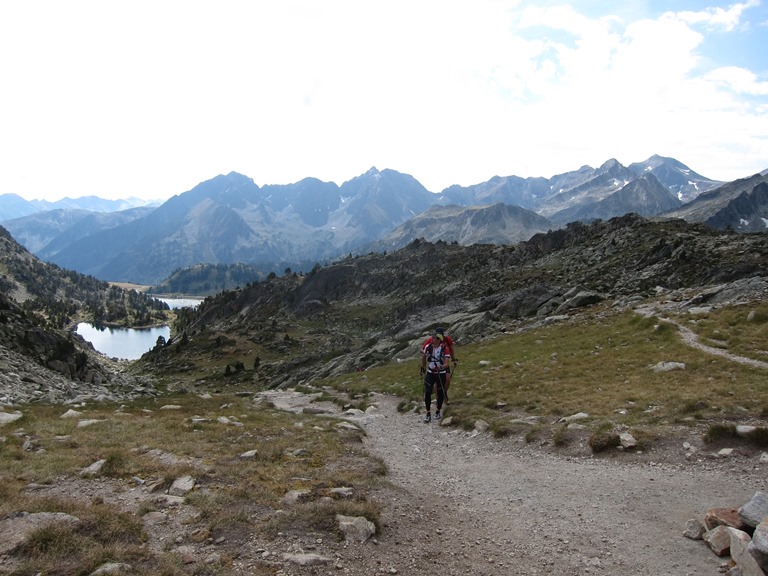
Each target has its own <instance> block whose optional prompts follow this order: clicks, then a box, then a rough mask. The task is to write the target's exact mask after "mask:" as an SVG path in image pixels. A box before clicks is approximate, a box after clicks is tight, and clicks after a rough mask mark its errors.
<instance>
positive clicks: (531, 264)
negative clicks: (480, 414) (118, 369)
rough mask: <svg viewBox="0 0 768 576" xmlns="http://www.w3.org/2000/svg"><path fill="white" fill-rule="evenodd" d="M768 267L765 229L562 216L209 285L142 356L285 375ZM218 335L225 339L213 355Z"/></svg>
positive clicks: (279, 381)
mask: <svg viewBox="0 0 768 576" xmlns="http://www.w3.org/2000/svg"><path fill="white" fill-rule="evenodd" d="M766 270H768V235H766V234H757V235H740V234H736V233H731V232H722V231H716V230H713V229H711V228H708V227H706V226H702V225H697V224H689V223H686V222H684V221H682V220H649V219H644V218H642V217H639V216H636V215H628V216H625V217H621V218H614V219H612V220H610V221H608V222H603V221H599V222H596V223H593V224H590V225H584V224H571V225H569V226H567V227H566V228H563V229H560V230H555V231H551V232H548V233H546V234H544V233H541V234H536V235H534V236H533V237H532V238H531V239H530V240H528V241H526V242H522V243H520V244H516V245H514V246H494V245H472V246H461V245H458V244H446V243H444V242H438V243H435V244H432V243H428V242H423V241H414V242H412V243H411V244H410V245H408V246H407V247H405V248H403V249H401V250H399V251H396V252H392V253H388V254H367V255H364V256H357V257H348V258H346V259H344V260H341V261H339V262H337V263H334V264H331V265H328V266H324V267H321V266H317V267H315V268H314V269H313V270H312V271H311V272H310V273H308V274H306V275H305V276H301V275H298V274H295V273H294V274H288V275H286V276H284V277H277V278H272V279H269V280H265V281H262V282H256V283H254V284H252V285H250V286H248V287H245V288H243V289H241V290H236V291H229V292H225V293H222V294H219V295H217V296H215V297H212V298H208V299H206V301H205V302H204V303H203V304H202V305H201V306H200V307H199V308H198V309H197V311H196V312H194V313H193V314H190V315H189V316H185V317H183V318H181V319H180V321H179V323H178V324H177V326H176V332H177V338H176V341H175V342H174V343H172V344H171V345H170V346H169V347H168V348H167V349H164V350H156V351H155V353H154V354H153V355H152V358H151V359H150V362H151V366H153V367H154V368H155V369H159V370H161V371H162V372H163V373H165V374H170V373H173V372H174V371H176V370H184V371H189V370H191V369H193V367H194V366H202V365H206V363H210V362H213V365H216V364H217V363H218V365H219V366H220V367H221V369H223V368H224V366H225V365H226V364H227V363H234V362H239V363H240V364H241V365H243V366H248V367H250V366H252V365H254V364H257V363H258V364H259V365H260V370H259V378H260V382H262V384H261V385H268V386H270V387H274V386H281V385H287V384H295V383H298V382H301V381H303V380H305V379H307V378H317V377H318V376H328V375H332V374H338V373H342V372H345V371H350V370H354V369H365V368H368V367H370V366H373V365H376V364H378V363H380V362H389V361H391V359H393V358H396V357H398V356H400V355H405V356H406V357H407V356H409V355H410V354H412V350H413V344H414V342H416V341H418V339H419V338H421V337H422V336H423V334H425V333H427V332H428V331H429V330H430V329H431V328H433V327H434V326H436V325H440V324H442V325H444V326H447V327H448V328H449V329H450V330H451V332H452V333H453V334H455V335H456V336H457V337H458V338H459V339H461V340H462V341H463V342H472V341H475V340H478V339H481V338H483V337H485V336H486V335H488V334H494V333H498V332H500V331H503V330H507V329H509V328H510V326H513V325H514V324H515V323H517V322H528V323H530V322H534V321H544V320H546V318H548V317H553V316H562V315H567V314H568V313H569V312H570V311H572V310H575V309H579V308H581V307H584V306H588V305H593V304H596V303H598V302H606V303H610V302H617V303H618V302H625V305H627V304H626V303H629V302H633V301H642V300H643V299H644V298H649V297H652V296H655V295H656V294H657V293H658V292H660V291H661V292H663V291H671V290H681V289H686V288H692V287H705V286H714V285H718V284H723V283H729V282H734V281H737V280H740V279H745V278H752V277H762V276H763V275H764V274H765V271H766ZM216 341H218V342H219V344H222V343H223V342H226V343H227V345H226V346H218V347H217V348H216V353H215V355H213V356H212V355H211V351H212V347H213V346H214V342H216ZM298 351H300V353H299V354H298V356H297V352H298ZM149 365H150V364H149V363H148V367H149ZM249 377H250V376H249Z"/></svg>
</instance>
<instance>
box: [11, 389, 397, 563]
mask: <svg viewBox="0 0 768 576" xmlns="http://www.w3.org/2000/svg"><path fill="white" fill-rule="evenodd" d="M164 405H173V406H176V408H174V409H168V410H166V409H162V407H163V406H164ZM78 410H81V411H82V412H83V416H82V417H81V418H88V419H94V420H100V422H97V423H95V424H92V425H91V426H87V427H78V425H77V422H78V419H77V418H73V419H62V418H61V417H60V416H61V414H62V413H64V412H65V411H66V408H63V407H58V406H27V407H23V412H24V414H25V416H24V418H23V419H22V420H19V421H17V422H16V423H14V425H15V427H14V428H13V429H12V430H10V431H4V433H7V436H6V439H5V442H2V443H0V518H1V517H7V516H10V515H13V514H15V513H18V512H21V511H26V512H39V511H50V512H67V513H69V514H72V515H74V516H77V517H78V518H80V519H81V520H82V521H83V522H82V524H81V525H80V526H79V527H75V528H61V527H51V528H45V529H42V530H38V531H37V532H35V534H33V536H32V538H31V539H30V541H29V543H28V544H27V545H25V546H24V547H23V548H22V549H21V550H19V551H18V553H17V556H18V558H17V559H19V560H21V562H22V568H20V569H19V571H18V572H17V573H18V574H35V573H50V574H54V573H55V574H87V573H90V572H91V571H93V570H94V569H95V568H96V567H97V566H98V565H99V564H101V563H103V562H106V561H111V562H126V563H129V564H132V565H134V567H135V566H142V567H143V568H142V570H143V573H156V574H159V573H166V574H184V573H189V570H190V568H185V567H184V566H183V565H179V564H178V563H177V562H176V561H175V560H174V559H173V557H171V556H168V557H166V556H165V555H162V554H161V555H155V554H152V553H150V552H149V551H148V549H147V548H146V547H142V543H143V542H144V541H145V540H146V534H145V533H144V532H143V529H142V525H141V521H140V516H141V515H142V514H143V513H145V512H148V511H150V510H151V509H152V506H151V505H147V506H146V507H144V508H143V509H141V510H138V511H135V512H137V514H136V515H134V514H132V513H130V512H127V511H125V510H121V509H120V508H119V507H117V506H114V505H108V504H105V503H104V502H103V501H101V500H99V499H97V501H96V502H95V504H96V505H94V502H93V501H88V500H85V499H80V498H78V497H77V495H73V497H72V498H67V499H50V498H44V497H40V496H38V495H37V493H36V491H30V490H27V489H26V488H27V486H29V485H30V484H52V485H55V483H57V482H61V481H63V480H62V479H63V478H66V477H70V478H76V477H78V475H79V472H80V471H81V470H82V469H84V468H86V467H87V466H89V465H91V464H92V463H94V462H95V461H97V460H100V459H104V460H105V464H104V467H103V468H102V475H103V476H106V477H109V478H114V479H118V480H121V481H123V482H125V483H126V484H130V483H131V482H133V481H134V480H133V479H135V478H141V479H142V480H143V481H145V482H147V483H154V482H159V483H161V484H163V485H165V486H168V485H170V483H171V482H172V481H173V479H175V478H177V477H179V476H181V475H183V474H188V473H189V474H192V475H193V476H195V478H196V480H197V484H198V487H199V488H200V489H199V490H195V491H193V492H192V493H190V495H189V496H188V501H189V502H190V503H191V504H193V505H194V506H195V507H196V508H197V509H198V510H199V512H200V514H199V518H198V519H197V520H196V521H197V522H198V523H199V526H197V528H199V529H200V530H201V531H204V532H205V533H210V534H212V535H227V536H228V537H230V539H231V540H232V541H233V542H234V541H238V539H240V540H242V538H243V536H242V535H243V534H248V533H259V534H263V535H266V536H269V535H270V534H272V533H274V532H276V531H278V530H281V531H286V530H291V529H295V530H301V529H302V528H307V527H311V528H312V529H313V530H316V531H318V530H324V531H330V532H331V535H334V534H335V528H334V523H333V520H334V519H335V514H336V513H343V514H354V515H364V516H366V517H367V518H368V519H369V520H371V521H372V522H374V523H375V524H378V522H379V518H378V515H379V512H380V510H379V508H378V506H377V505H376V504H375V503H373V502H371V501H369V499H368V497H367V495H368V494H369V492H370V490H371V489H372V488H374V487H375V486H376V485H377V483H378V482H381V478H382V476H383V474H384V473H385V471H386V470H385V468H384V466H383V464H382V462H381V461H380V460H378V459H375V458H370V457H368V456H367V455H366V454H365V453H364V452H363V451H362V449H361V444H360V435H361V434H362V432H359V433H354V432H353V433H349V432H345V433H341V432H339V431H338V430H337V429H336V428H335V426H334V425H335V424H336V423H337V422H338V421H337V420H336V419H334V418H330V417H319V416H313V415H295V414H291V413H287V412H283V411H279V410H276V409H273V408H271V407H269V406H265V405H257V404H255V403H254V402H253V400H252V399H251V398H245V397H239V396H238V397H234V396H215V397H213V398H202V397H199V396H196V395H184V396H178V397H172V398H170V397H169V398H163V399H160V400H157V401H150V402H146V403H143V404H138V403H137V404H133V405H128V406H120V407H118V406H104V405H99V406H86V407H84V408H78ZM220 416H224V417H227V418H228V419H229V420H230V421H231V422H237V423H238V424H239V425H234V424H225V423H222V422H219V421H217V418H218V417H220ZM25 441H26V442H31V448H30V449H28V450H25V449H24V443H25ZM29 447H30V446H29V444H28V448H29ZM251 450H256V456H255V457H254V458H251V459H244V458H241V455H242V454H243V453H245V452H247V451H251ZM153 451H160V452H161V453H163V454H166V455H169V454H170V455H173V458H166V459H161V458H158V456H157V454H158V452H153ZM339 486H350V487H353V488H354V490H355V497H354V499H351V500H340V499H333V498H331V499H324V498H323V497H326V496H331V493H330V489H331V488H333V487H339ZM293 489H296V490H299V489H300V490H307V491H308V492H309V493H310V495H311V497H310V499H309V501H308V502H307V503H306V504H302V505H300V506H297V507H296V508H295V509H293V510H291V512H290V514H284V515H277V516H276V517H277V518H279V520H274V519H271V518H272V517H273V516H274V512H275V511H276V510H277V509H279V508H282V507H283V506H284V505H283V504H282V502H281V500H282V497H283V496H284V495H285V493H286V492H287V491H288V490H293ZM320 502H322V504H321V503H320ZM212 573H213V572H212Z"/></svg>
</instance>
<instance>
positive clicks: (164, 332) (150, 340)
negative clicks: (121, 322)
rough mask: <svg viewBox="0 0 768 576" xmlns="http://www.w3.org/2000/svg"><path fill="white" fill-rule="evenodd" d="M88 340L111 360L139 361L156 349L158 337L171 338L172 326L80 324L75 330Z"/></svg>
mask: <svg viewBox="0 0 768 576" xmlns="http://www.w3.org/2000/svg"><path fill="white" fill-rule="evenodd" d="M75 332H77V333H78V334H80V336H82V337H83V338H85V339H86V340H88V342H90V343H91V344H93V347H94V348H96V350H98V351H99V352H101V353H102V354H106V355H107V356H109V357H110V358H122V359H124V360H137V359H138V358H141V355H142V354H144V353H145V352H148V351H149V350H151V349H152V348H154V347H155V344H156V343H157V338H158V336H162V337H163V338H165V339H166V340H168V338H170V336H171V328H170V326H159V327H156V328H97V327H96V326H94V325H93V324H89V323H87V322H80V324H78V325H77V329H76V330H75Z"/></svg>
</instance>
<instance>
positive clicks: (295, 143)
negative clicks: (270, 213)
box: [0, 0, 768, 200]
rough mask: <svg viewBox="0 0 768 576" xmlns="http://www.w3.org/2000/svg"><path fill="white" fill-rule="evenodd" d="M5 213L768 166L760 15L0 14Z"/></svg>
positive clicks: (252, 3)
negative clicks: (20, 206)
mask: <svg viewBox="0 0 768 576" xmlns="http://www.w3.org/2000/svg"><path fill="white" fill-rule="evenodd" d="M0 78H1V79H2V84H1V85H0V194H5V193H16V194H19V195H20V196H23V197H24V198H27V199H43V198H45V199H49V200H57V199H59V198H63V197H66V196H68V197H80V196H86V195H97V196H101V197H103V198H125V197H129V196H134V197H141V198H151V199H166V198H168V197H170V196H172V195H174V194H180V193H182V192H185V191H187V190H189V189H191V188H193V187H194V186H195V185H197V184H198V183H199V182H202V181H204V180H208V179H210V178H213V177H214V176H216V175H217V174H226V173H228V172H230V171H236V172H240V173H242V174H245V175H247V176H249V177H251V178H252V179H253V180H254V182H256V184H258V185H260V186H261V185H264V184H288V183H293V182H297V181H299V180H301V179H302V178H305V177H308V176H313V177H316V178H320V179H321V180H324V181H333V182H336V183H337V184H342V183H343V182H345V181H347V180H350V179H351V178H354V177H355V176H358V175H360V174H362V173H364V172H366V171H367V170H368V169H369V168H370V167H372V166H376V167H377V168H378V169H379V170H383V169H385V168H391V169H393V170H397V171H399V172H404V173H407V174H410V175H412V176H413V177H415V178H416V179H417V180H419V181H420V182H421V183H422V184H423V185H424V186H426V187H427V189H429V190H431V191H433V192H438V191H440V190H442V189H444V188H445V187H447V186H450V185H451V184H461V185H470V184H477V183H480V182H484V181H486V180H488V179H490V178H491V177H493V176H494V175H500V176H509V175H517V176H524V177H527V176H544V177H550V176H552V175H554V174H559V173H562V172H567V171H570V170H576V169H578V168H579V167H580V166H583V165H585V164H588V165H590V166H593V167H597V166H599V165H600V164H602V163H603V162H605V161H606V160H608V159H610V158H616V159H617V160H618V161H619V162H621V163H623V164H625V165H627V164H630V163H632V162H638V161H642V160H645V159H646V158H648V157H649V156H651V155H653V154H660V155H662V156H671V157H674V158H676V159H678V160H680V161H681V162H683V163H685V164H687V165H688V166H689V167H690V168H692V169H693V170H695V171H697V172H699V173H700V174H702V175H704V176H707V177H710V178H714V179H717V180H735V179H737V178H741V177H745V176H749V175H752V174H754V173H755V172H759V171H761V170H763V169H766V168H768V7H766V5H765V3H764V2H761V1H760V0H743V1H741V2H737V3H725V2H723V3H718V2H715V1H714V0H713V1H712V2H710V3H707V1H706V0H695V1H677V2H676V1H667V2H662V1H657V0H644V1H641V0H626V1H622V2H616V1H615V0H610V1H609V0H605V1H603V0H585V1H572V2H570V3H566V2H548V1H538V0H537V1H526V0H520V1H515V0H462V1H454V0H402V1H401V0H386V1H383V0H382V1H379V0H348V1H342V0H322V1H321V0H242V1H241V0H216V1H213V0H210V1H206V2H201V1H194V0H183V1H175V0H174V1H171V0H151V1H145V0H130V1H112V0H94V1H82V0H67V1H62V0H3V1H2V2H1V3H0Z"/></svg>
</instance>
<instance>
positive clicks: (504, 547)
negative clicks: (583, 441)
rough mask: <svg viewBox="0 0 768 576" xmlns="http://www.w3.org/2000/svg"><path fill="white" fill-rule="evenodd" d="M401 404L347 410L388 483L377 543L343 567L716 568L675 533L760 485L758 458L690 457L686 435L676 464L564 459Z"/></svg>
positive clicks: (501, 570) (510, 570) (519, 570)
mask: <svg viewBox="0 0 768 576" xmlns="http://www.w3.org/2000/svg"><path fill="white" fill-rule="evenodd" d="M397 402H398V400H397V399H396V398H392V397H386V396H380V397H377V399H376V403H377V407H378V409H377V410H376V411H374V412H372V413H369V414H366V415H362V416H358V417H355V418H353V420H354V421H356V422H357V423H359V424H360V425H361V426H362V427H363V428H364V429H365V430H366V432H367V439H366V441H365V444H366V447H367V449H368V450H370V451H371V452H372V453H374V454H376V455H378V456H380V457H381V458H382V459H383V460H384V461H385V462H386V464H387V466H388V469H389V479H390V480H391V482H392V483H393V485H394V487H395V489H394V490H392V491H391V493H388V494H385V495H384V498H385V504H386V509H385V511H384V518H383V520H384V522H383V523H384V526H383V530H382V534H380V535H379V537H378V546H374V547H371V546H367V545H366V546H363V547H361V548H359V549H357V550H355V549H353V548H350V549H349V550H348V553H349V556H348V558H347V561H346V562H345V573H349V574H364V573H367V574H371V573H376V572H380V573H391V574H394V573H398V574H428V573H430V572H435V573H439V574H441V575H443V576H447V575H459V574H473V575H478V576H481V575H499V574H527V575H533V574H548V575H564V576H565V575H569V576H574V575H581V574H584V575H586V574H606V575H607V574H611V575H613V574H622V575H625V576H627V575H637V576H640V575H643V576H645V575H647V574H655V575H675V576H679V575H684V574H685V575H688V574H690V575H694V574H695V575H705V574H712V575H716V574H718V568H719V566H720V564H721V563H722V562H723V559H721V558H718V557H717V556H715V555H714V554H713V553H712V552H710V551H709V550H708V549H707V548H706V545H705V544H704V543H703V542H700V541H698V542H696V541H692V540H689V539H688V538H685V537H684V536H683V535H682V532H683V530H684V528H685V523H686V521H688V520H689V519H691V518H699V519H703V516H704V514H705V512H706V511H707V510H708V509H709V508H711V507H716V506H725V507H738V506H741V505H742V504H743V503H746V502H747V501H748V500H749V499H750V498H751V497H752V496H753V495H754V493H755V491H756V490H763V489H765V480H764V476H765V470H764V465H760V464H758V463H757V462H756V461H755V460H754V459H750V460H746V459H744V460H738V459H733V460H729V461H724V460H711V459H706V458H702V459H701V460H700V461H698V462H687V461H685V457H684V454H685V451H684V449H683V446H682V444H681V445H680V447H679V460H680V462H679V463H674V462H672V463H670V462H667V463H659V462H649V461H645V462H641V461H639V457H638V456H634V455H632V454H629V453H626V454H621V455H619V457H617V458H611V459H596V458H589V457H588V458H584V457H560V456H554V455H552V454H548V453H544V452H541V451H537V450H535V449H529V448H528V447H527V446H525V444H524V443H520V442H515V441H514V440H509V439H507V440H494V439H492V438H490V437H489V436H488V435H485V434H472V433H466V432H463V431H457V430H455V429H452V428H449V427H445V426H439V425H437V424H436V423H434V422H433V423H431V424H423V423H422V422H421V420H420V417H419V416H418V415H417V414H414V413H408V414H401V413H398V412H397V409H396V405H397ZM449 413H450V407H449V409H448V411H447V414H449ZM669 456H670V455H667V456H666V458H665V459H666V460H668V459H669ZM671 456H672V457H673V458H674V456H675V455H674V454H672V455H671ZM646 459H647V455H646ZM358 570H359V571H358ZM366 570H367V572H366Z"/></svg>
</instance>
